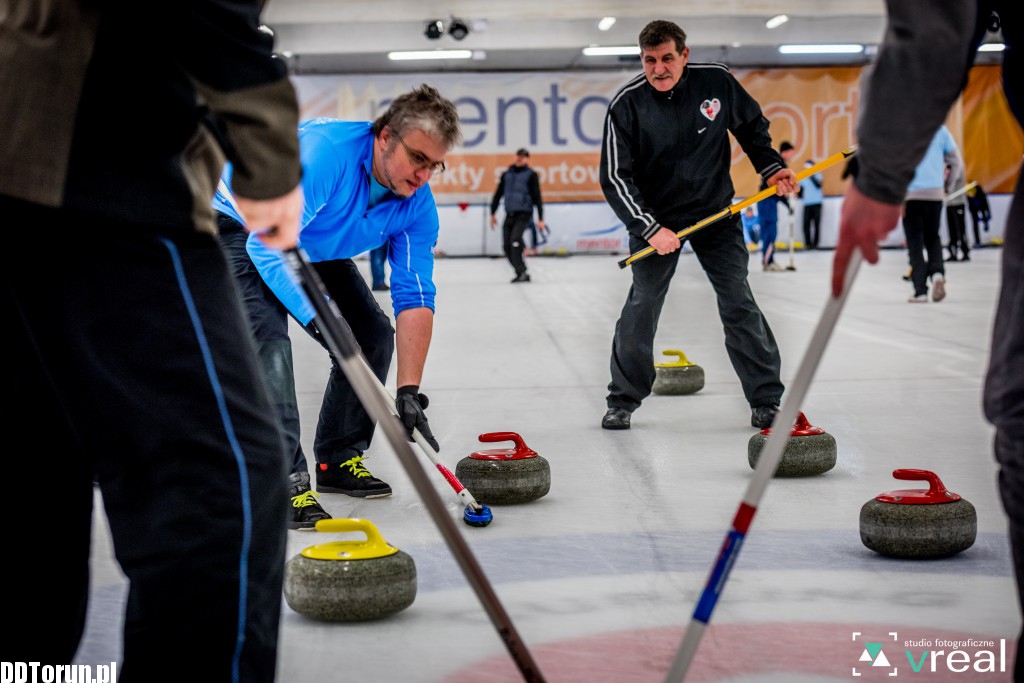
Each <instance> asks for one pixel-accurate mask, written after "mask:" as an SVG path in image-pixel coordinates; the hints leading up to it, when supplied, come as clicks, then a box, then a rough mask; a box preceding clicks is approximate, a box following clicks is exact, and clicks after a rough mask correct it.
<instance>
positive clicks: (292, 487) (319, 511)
mask: <svg viewBox="0 0 1024 683" xmlns="http://www.w3.org/2000/svg"><path fill="white" fill-rule="evenodd" d="M288 489H289V490H288V495H290V496H291V498H292V516H291V519H289V520H288V528H289V529H298V530H309V531H312V530H313V529H315V528H316V523H317V522H319V521H320V520H321V519H330V518H331V516H330V515H329V514H327V510H324V509H323V508H322V507H320V503H318V502H317V500H316V494H315V493H314V492H313V491H310V490H309V474H308V473H306V472H292V473H291V474H290V475H288Z"/></svg>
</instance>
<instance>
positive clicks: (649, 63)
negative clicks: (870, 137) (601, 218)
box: [601, 20, 796, 429]
mask: <svg viewBox="0 0 1024 683" xmlns="http://www.w3.org/2000/svg"><path fill="white" fill-rule="evenodd" d="M639 45H640V50H641V54H640V57H641V62H642V64H643V69H644V73H643V74H640V75H638V76H636V77H635V78H633V79H632V80H630V81H629V82H628V83H627V84H626V85H624V86H623V87H622V88H621V89H620V90H619V92H618V93H617V94H616V95H615V97H614V98H612V101H611V104H610V105H609V107H608V113H607V115H606V117H605V133H604V137H603V140H604V143H603V144H602V147H601V189H602V190H603V191H604V195H605V199H606V200H607V201H608V204H609V205H610V206H611V207H612V209H613V210H614V211H615V213H616V215H617V216H618V217H619V220H621V221H622V222H623V223H624V224H625V226H626V230H628V231H629V235H630V237H629V245H630V250H631V251H632V252H637V251H640V250H641V249H644V248H646V247H651V248H653V249H654V250H655V252H657V254H656V255H654V254H652V255H651V256H650V257H649V258H645V259H641V260H638V261H636V262H635V263H634V264H633V265H632V266H631V270H632V277H633V284H632V286H631V287H630V290H629V294H628V295H627V296H626V302H625V304H624V305H623V307H622V314H621V315H620V317H619V320H618V322H617V323H616V324H615V336H614V339H613V341H612V355H611V363H610V365H611V376H612V377H611V382H610V383H609V384H608V395H607V397H606V399H605V401H606V404H607V406H608V412H607V413H605V415H604V417H603V418H602V420H601V427H602V428H604V429H629V428H630V420H631V416H632V414H633V412H634V411H635V410H636V409H637V408H639V407H640V403H641V401H643V399H644V398H646V397H647V396H648V395H649V394H650V393H651V386H652V385H653V384H654V379H655V369H654V336H655V334H656V332H657V329H658V319H659V318H660V316H661V312H662V305H663V304H664V302H665V296H666V294H667V293H668V288H669V284H670V282H671V280H672V275H673V274H674V273H675V271H676V266H677V265H678V264H679V252H680V249H681V247H682V243H681V242H680V240H679V238H678V237H677V236H676V232H678V231H680V230H682V229H684V228H686V227H687V226H690V225H693V224H694V223H696V222H697V221H699V220H701V219H703V218H705V217H707V216H708V215H710V214H713V213H716V212H718V211H721V210H722V207H727V206H729V205H730V204H731V203H732V199H733V195H734V189H733V185H732V179H731V177H730V174H729V171H730V163H729V158H730V155H731V153H730V134H731V135H732V136H734V137H735V139H736V141H737V142H738V143H739V145H740V147H741V148H742V149H743V151H744V152H746V154H747V156H748V158H749V159H750V162H751V164H752V165H753V166H754V168H755V169H756V170H757V171H758V173H759V174H760V175H761V177H762V178H764V179H765V181H766V182H767V184H768V185H770V186H774V187H776V190H777V192H779V193H780V194H788V193H790V192H793V191H795V190H796V182H795V178H796V175H795V174H794V173H793V171H791V170H789V169H787V168H786V167H785V165H784V164H783V161H782V157H781V156H780V155H779V153H778V152H776V151H775V150H774V149H772V145H771V137H770V136H769V134H768V120H767V119H766V118H765V117H764V115H763V114H762V113H761V107H760V105H758V103H757V101H756V100H754V98H753V97H751V96H750V94H749V93H748V92H747V91H746V90H744V89H743V86H741V85H740V84H739V82H738V81H737V80H736V79H735V78H734V77H733V76H732V74H730V73H729V70H728V69H727V68H725V67H724V66H722V65H721V64H697V63H694V64H690V63H689V57H690V49H689V48H688V47H687V46H686V34H685V33H684V32H683V30H682V29H681V28H680V27H679V26H678V25H677V24H675V23H673V22H671V21H664V20H656V21H652V22H650V23H649V24H647V25H646V26H645V27H644V28H643V30H641V31H640V36H639ZM680 187H685V188H687V191H686V192H680V191H679V188H680ZM688 241H689V244H691V245H692V246H693V251H694V253H695V254H696V255H697V260H698V261H699V262H700V265H701V268H703V269H704V272H705V273H706V274H707V276H708V279H709V280H710V281H711V287H712V289H713V290H714V292H715V295H716V299H717V303H718V313H719V317H720V318H721V321H722V324H723V326H724V328H725V346H726V350H727V352H728V354H729V359H730V360H731V361H732V364H733V368H734V369H735V370H736V374H737V375H738V376H739V379H740V383H741V385H742V387H743V393H744V397H745V398H746V399H747V403H748V404H749V405H750V408H751V412H750V424H751V425H752V426H754V427H757V428H758V429H763V428H765V427H768V426H770V425H771V422H772V420H773V419H774V417H775V415H776V413H777V412H778V406H779V401H780V400H781V398H782V392H783V385H782V381H781V380H780V379H779V371H780V368H781V364H782V361H781V357H780V354H779V349H778V346H777V345H776V343H775V337H774V335H773V334H772V331H771V329H770V328H769V327H768V321H767V320H765V318H764V315H763V314H762V313H761V309H759V308H758V306H757V302H756V301H754V295H753V293H752V292H751V291H750V285H749V284H748V282H747V267H748V264H749V262H750V254H749V253H748V252H747V249H746V245H745V244H744V243H743V230H742V228H741V227H740V218H739V216H738V215H732V216H731V217H730V219H729V220H728V221H723V222H720V223H718V224H717V225H715V226H714V227H710V228H709V229H707V230H704V231H701V232H696V233H694V234H693V235H692V236H691V237H690V238H689V240H688Z"/></svg>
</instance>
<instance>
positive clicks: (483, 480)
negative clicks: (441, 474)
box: [455, 432, 551, 505]
mask: <svg viewBox="0 0 1024 683" xmlns="http://www.w3.org/2000/svg"><path fill="white" fill-rule="evenodd" d="M480 440H481V441H483V442H484V443H493V442H496V441H514V442H515V444H516V446H515V448H495V449H491V450H484V451H476V452H475V453H472V454H470V455H469V456H467V457H465V458H463V459H462V460H460V461H459V464H458V465H456V466H455V476H456V477H457V478H458V479H459V481H461V482H462V484H463V486H465V487H466V488H467V489H468V490H469V492H470V493H472V494H473V497H474V498H475V499H476V500H477V501H479V502H481V503H491V504H493V505H509V504H514V503H529V502H530V501H531V500H537V499H538V498H540V497H541V496H544V495H545V494H547V492H548V490H549V489H550V488H551V466H550V465H549V464H548V461H547V460H545V459H544V458H542V457H541V456H539V455H537V451H535V450H533V449H532V448H530V447H529V446H527V445H526V442H524V441H523V438H522V437H521V436H519V435H518V434H516V433H515V432H491V433H489V434H481V435H480Z"/></svg>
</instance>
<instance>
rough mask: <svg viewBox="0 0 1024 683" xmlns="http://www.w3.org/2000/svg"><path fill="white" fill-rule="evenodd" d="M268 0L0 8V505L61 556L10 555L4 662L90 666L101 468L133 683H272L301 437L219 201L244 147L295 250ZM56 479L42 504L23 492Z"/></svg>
mask: <svg viewBox="0 0 1024 683" xmlns="http://www.w3.org/2000/svg"><path fill="white" fill-rule="evenodd" d="M261 6H262V3H260V2H256V0H246V1H243V0H238V1H236V2H231V3H226V2H220V1H214V0H200V1H197V2H189V3H170V4H168V5H166V6H164V7H162V8H161V9H160V13H159V15H155V14H154V13H153V8H151V7H148V6H146V3H105V2H87V1H85V0H45V1H40V0H6V1H5V2H3V3H0V45H2V46H3V49H0V95H2V96H0V168H2V169H3V172H2V173H0V213H2V215H3V221H4V227H5V228H6V229H5V231H4V246H5V248H6V249H7V250H8V253H9V255H10V256H11V258H9V259H8V260H7V263H6V264H5V267H4V269H3V276H2V277H3V286H2V291H3V294H2V304H0V306H2V311H3V318H4V320H5V335H4V336H5V341H6V342H7V349H8V353H9V354H11V356H10V359H11V360H12V361H13V360H14V359H16V362H11V363H9V367H8V373H7V374H6V375H5V380H6V384H5V387H6V389H7V391H8V392H9V395H10V396H11V397H14V398H15V400H12V401H9V402H8V404H7V408H6V411H5V416H6V418H7V419H8V420H10V422H11V425H13V426H15V427H14V428H12V429H10V430H8V434H7V438H6V441H5V446H6V448H8V449H9V451H8V452H9V453H11V454H17V456H18V457H12V458H8V459H7V463H6V467H5V471H4V475H5V477H7V481H8V482H9V484H8V487H9V489H11V490H10V491H9V495H7V496H5V497H4V508H3V517H4V519H6V520H8V525H7V529H6V533H5V540H6V541H7V543H9V544H10V547H12V548H36V549H41V552H36V553H33V554H32V555H30V556H27V557H25V558H22V559H23V561H17V562H9V563H7V566H6V568H5V573H6V581H4V584H3V589H2V602H3V605H4V610H5V613H6V614H7V615H8V616H7V621H8V626H9V628H8V629H7V634H6V635H5V636H4V639H3V645H2V647H0V661H3V662H5V663H6V662H37V663H39V664H42V665H47V666H49V665H66V664H70V663H71V662H72V660H73V659H74V658H75V656H76V651H77V649H78V645H79V642H80V641H81V638H82V633H83V630H84V626H85V616H86V607H87V603H88V598H89V555H90V532H91V529H92V524H93V521H94V520H93V505H94V500H95V501H98V500H100V498H99V497H98V496H96V494H95V493H94V488H93V482H94V481H95V482H97V483H98V485H99V490H100V491H101V492H102V504H103V507H104V509H105V511H106V521H107V522H108V523H109V525H110V535H111V538H112V541H113V550H114V554H115V556H116V558H117V562H118V564H119V565H120V568H121V570H122V571H123V572H124V574H125V575H126V576H127V578H128V581H129V583H128V590H127V597H126V605H125V609H124V643H123V648H122V650H121V651H122V657H121V661H120V665H119V667H118V669H117V672H116V673H118V674H122V676H123V680H124V681H129V680H131V681H157V682H160V681H189V680H203V681H210V682H218V683H221V682H223V683H227V682H229V681H246V682H247V683H270V682H271V681H273V680H274V674H275V669H276V663H277V638H278V627H279V622H280V616H281V587H282V581H283V575H284V563H285V534H286V530H285V513H286V510H287V507H286V506H287V502H288V496H287V491H288V489H287V480H286V475H285V451H284V445H283V441H282V438H281V432H280V428H279V426H278V422H277V419H276V416H275V413H274V410H273V408H272V406H271V403H270V398H269V395H268V393H267V387H266V382H265V381H264V378H263V374H262V372H261V369H260V364H259V362H258V360H257V356H256V350H255V346H254V344H253V341H252V335H251V334H250V333H249V328H248V325H247V324H246V321H245V318H244V315H243V313H242V305H241V300H240V299H239V295H238V291H237V289H236V288H235V286H234V283H233V282H232V280H231V273H230V272H229V270H228V266H227V262H226V260H225V258H224V255H223V254H222V253H221V250H220V247H219V246H218V244H217V241H216V238H215V236H214V230H215V229H214V223H213V210H212V208H211V206H210V202H211V200H212V198H213V191H214V188H215V187H216V184H217V178H218V176H219V175H220V171H221V168H222V166H223V164H224V155H225V153H226V154H227V155H228V156H229V158H230V159H231V160H232V162H234V165H235V168H236V169H238V170H239V171H240V173H239V174H236V185H235V187H236V189H237V192H238V198H239V207H240V210H241V211H243V212H244V213H245V215H246V217H247V218H248V225H249V228H250V229H251V230H252V231H253V232H254V233H257V234H258V235H259V239H261V240H262V241H263V243H265V244H266V245H267V246H268V247H273V248H275V249H279V248H287V247H291V246H294V245H295V243H296V238H297V235H298V229H299V215H300V213H301V211H302V194H301V189H300V188H299V186H298V184H299V180H300V177H301V173H302V167H301V165H300V161H299V142H298V136H297V134H296V127H297V124H298V107H297V104H296V98H295V91H294V89H293V88H292V86H291V83H290V82H289V80H288V77H287V74H286V70H285V67H284V65H283V64H282V63H281V62H280V61H279V60H276V59H274V58H273V56H272V49H273V45H272V39H271V38H270V37H269V36H267V35H266V34H264V33H262V32H260V31H259V30H258V29H257V27H258V25H259V23H260V8H261ZM133 109H135V110H138V111H132V110H133ZM142 112H144V114H143V113H142ZM215 126H219V127H220V134H221V135H223V139H224V140H225V141H226V142H228V143H230V144H229V145H225V146H224V148H223V149H221V148H220V147H219V146H218V145H217V144H216V142H215V140H216V138H215V135H214V133H213V132H212V130H213V127H215ZM40 421H43V425H44V426H41V427H40V426H38V425H40ZM30 425H37V426H36V427H34V428H33V427H31V426H30ZM40 477H42V478H44V479H45V480H46V485H47V487H50V488H55V489H58V490H59V495H60V505H59V507H52V506H51V509H47V510H46V514H45V515H37V514H35V513H36V512H40V511H42V510H43V508H42V507H40V506H39V505H38V504H37V505H26V501H25V495H16V494H17V492H16V491H14V490H13V488H14V487H23V488H26V489H27V490H29V491H31V490H32V489H34V488H35V486H34V484H33V483H32V482H35V481H38V480H39V479H40ZM44 520H46V521H44ZM101 523H102V522H101ZM45 524H49V525H51V526H52V527H53V532H52V534H51V533H50V532H47V531H45V530H44V529H43V525H45ZM50 541H52V543H51V542H50ZM55 571H56V572H57V575H56V576H55V574H54V572H55ZM4 666H5V669H6V666H7V665H6V664H5V665H4ZM197 667H198V669H197ZM197 670H198V671H201V673H197ZM44 672H45V669H44ZM57 672H58V673H57V678H60V669H57ZM108 673H110V672H108ZM115 677H116V678H117V680H122V677H120V676H115ZM5 678H6V672H5ZM42 680H46V678H45V675H44V677H43V679H42Z"/></svg>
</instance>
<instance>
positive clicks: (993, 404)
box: [984, 173, 1024, 681]
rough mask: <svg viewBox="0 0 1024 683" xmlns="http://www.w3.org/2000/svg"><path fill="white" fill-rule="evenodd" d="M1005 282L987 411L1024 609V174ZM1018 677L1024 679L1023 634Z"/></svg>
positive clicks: (1012, 218) (1011, 223)
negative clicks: (993, 438) (991, 428)
mask: <svg viewBox="0 0 1024 683" xmlns="http://www.w3.org/2000/svg"><path fill="white" fill-rule="evenodd" d="M1005 235H1006V241H1005V242H1004V243H1003V254H1002V260H1003V263H1002V284H1001V286H1000V292H999V303H998V304H997V306H996V319H995V324H994V326H993V330H992V350H991V354H990V356H989V367H988V373H987V375H986V377H985V390H984V407H985V416H986V417H987V418H988V419H989V421H990V422H991V423H992V424H993V425H995V427H996V440H995V455H996V460H997V462H998V463H999V468H1000V469H999V490H1000V494H1001V497H1002V501H1003V507H1004V508H1005V510H1006V515H1007V517H1009V520H1010V542H1011V545H1012V548H1013V561H1014V568H1015V570H1016V576H1017V597H1018V600H1019V601H1020V606H1021V611H1022V613H1024V173H1022V174H1021V176H1020V177H1018V179H1017V188H1016V191H1015V193H1014V196H1013V202H1012V204H1011V205H1010V213H1009V216H1008V217H1007V219H1006V231H1005ZM1014 680H1015V681H1024V637H1022V638H1021V639H1020V640H1019V641H1018V644H1017V668H1016V675H1015V677H1014Z"/></svg>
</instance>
